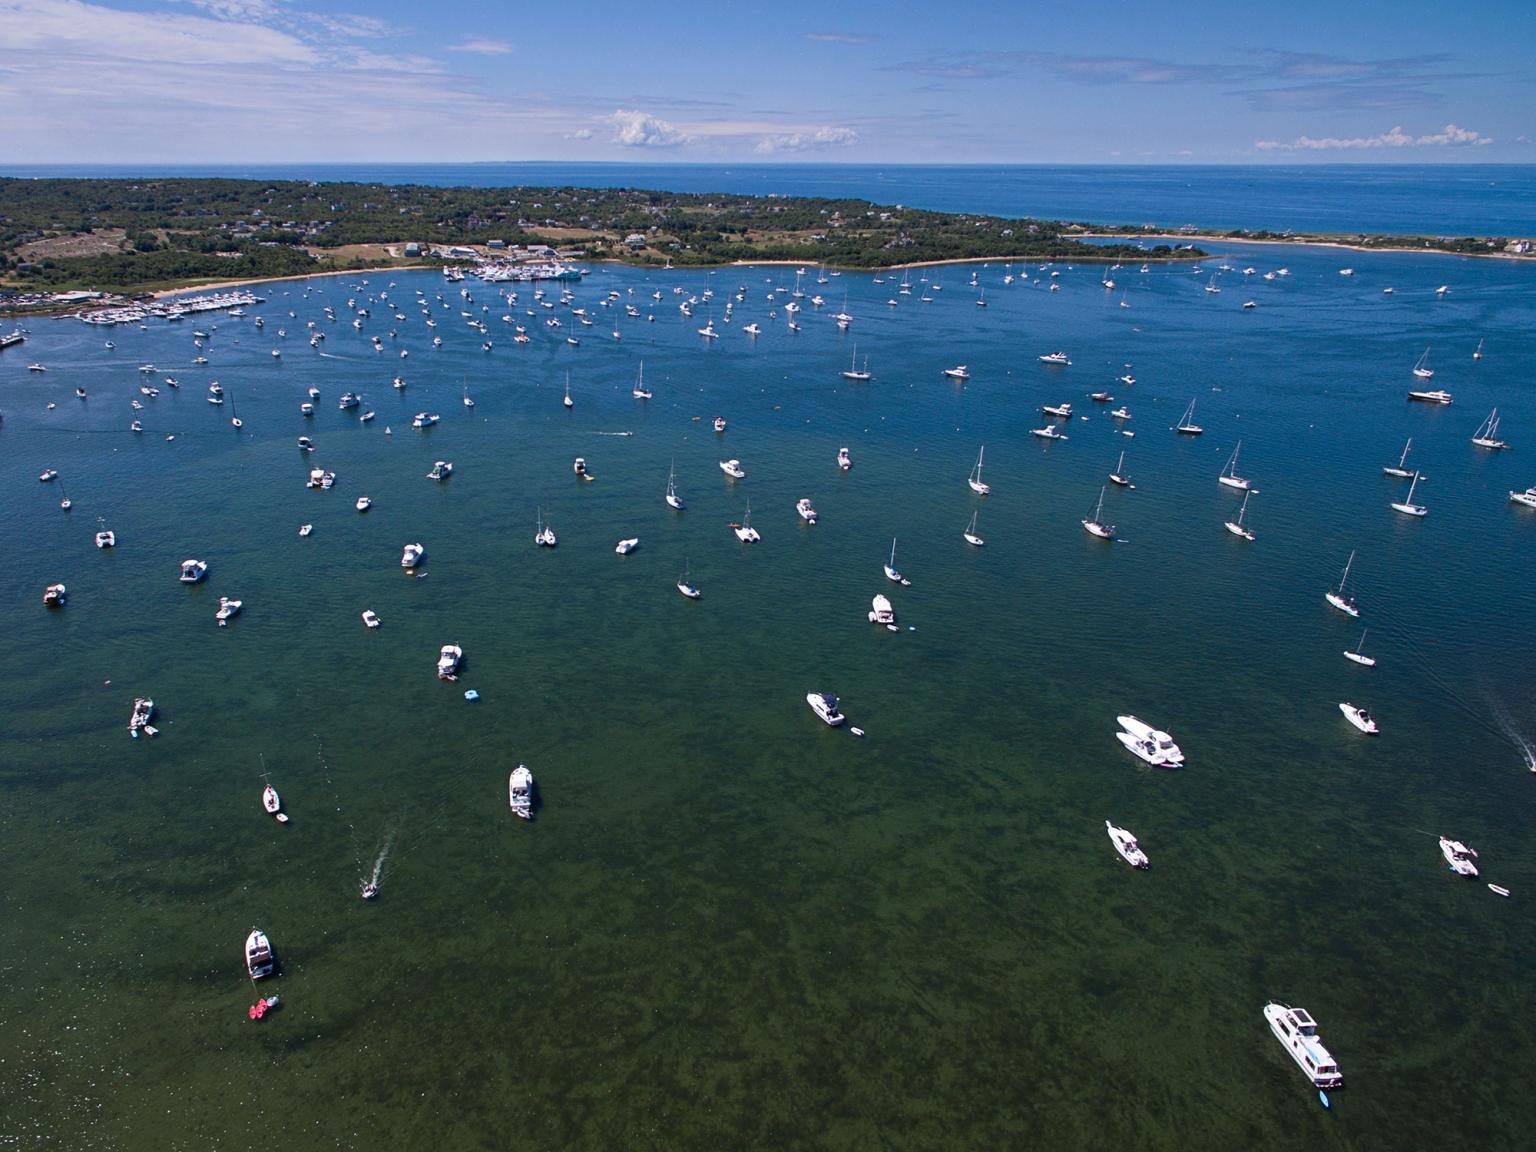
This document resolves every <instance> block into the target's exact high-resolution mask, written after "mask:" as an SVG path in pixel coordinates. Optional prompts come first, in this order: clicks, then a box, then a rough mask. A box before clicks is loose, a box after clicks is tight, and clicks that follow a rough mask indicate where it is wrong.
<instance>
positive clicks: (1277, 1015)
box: [1264, 1000, 1344, 1088]
mask: <svg viewBox="0 0 1536 1152" xmlns="http://www.w3.org/2000/svg"><path fill="white" fill-rule="evenodd" d="M1264 1019H1265V1020H1267V1021H1269V1030H1270V1031H1271V1032H1273V1033H1274V1034H1275V1039H1276V1040H1278V1041H1280V1046H1281V1047H1282V1048H1284V1049H1285V1050H1286V1052H1287V1053H1289V1054H1290V1057H1291V1059H1292V1060H1294V1061H1296V1066H1297V1067H1298V1068H1300V1069H1301V1070H1302V1072H1304V1073H1305V1074H1306V1076H1307V1079H1308V1080H1310V1081H1311V1082H1312V1086H1313V1087H1314V1088H1337V1087H1338V1086H1339V1085H1340V1084H1343V1083H1344V1077H1343V1076H1341V1075H1339V1066H1338V1064H1337V1063H1336V1062H1335V1061H1334V1059H1333V1056H1332V1055H1331V1054H1330V1053H1329V1051H1328V1049H1326V1048H1324V1047H1323V1042H1322V1041H1321V1040H1319V1039H1318V1036H1317V1021H1316V1020H1313V1019H1312V1017H1311V1015H1309V1014H1308V1012H1307V1010H1306V1009H1305V1008H1292V1007H1291V1006H1290V1005H1288V1004H1282V1003H1280V1002H1279V1001H1278V1000H1271V1001H1270V1002H1269V1003H1268V1004H1266V1005H1264Z"/></svg>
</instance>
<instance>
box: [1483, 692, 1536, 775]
mask: <svg viewBox="0 0 1536 1152" xmlns="http://www.w3.org/2000/svg"><path fill="white" fill-rule="evenodd" d="M1485 694H1486V695H1487V697H1488V710H1489V711H1490V712H1492V713H1493V718H1494V720H1495V721H1497V722H1498V725H1499V731H1500V732H1502V733H1503V734H1504V736H1505V738H1506V739H1507V740H1508V741H1509V742H1510V743H1511V744H1513V745H1514V746H1515V747H1516V748H1518V749H1520V759H1521V760H1523V761H1524V762H1525V767H1526V769H1527V770H1528V771H1531V772H1536V742H1533V741H1531V740H1527V739H1526V738H1525V737H1524V736H1523V735H1522V734H1521V732H1520V730H1519V729H1518V728H1516V727H1515V718H1514V717H1513V716H1512V715H1510V711H1509V709H1508V708H1506V707H1505V706H1504V703H1503V701H1501V700H1500V699H1499V698H1498V697H1496V696H1494V695H1493V693H1491V692H1486V693H1485Z"/></svg>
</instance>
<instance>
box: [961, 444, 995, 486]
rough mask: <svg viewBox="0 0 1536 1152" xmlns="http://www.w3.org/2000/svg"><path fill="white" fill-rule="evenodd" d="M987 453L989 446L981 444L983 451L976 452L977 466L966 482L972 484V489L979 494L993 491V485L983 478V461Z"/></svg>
mask: <svg viewBox="0 0 1536 1152" xmlns="http://www.w3.org/2000/svg"><path fill="white" fill-rule="evenodd" d="M986 454H987V446H986V445H985V444H983V445H982V446H981V451H979V452H977V453H976V467H974V468H972V469H971V478H970V479H969V480H967V481H966V483H967V484H969V485H970V486H971V491H972V492H974V493H976V494H977V495H978V496H985V495H987V494H988V493H989V492H991V491H992V485H990V484H988V483H986V482H985V481H983V480H982V478H981V462H982V459H983V458H984V457H985V456H986Z"/></svg>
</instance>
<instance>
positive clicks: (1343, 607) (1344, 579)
mask: <svg viewBox="0 0 1536 1152" xmlns="http://www.w3.org/2000/svg"><path fill="white" fill-rule="evenodd" d="M1354 563H1355V554H1354V553H1353V552H1351V553H1350V554H1349V559H1348V560H1346V561H1345V562H1344V575H1342V576H1340V577H1339V586H1338V587H1337V588H1330V589H1328V591H1327V592H1326V593H1324V595H1323V599H1325V600H1327V601H1328V603H1330V604H1332V605H1333V606H1334V607H1335V608H1337V609H1338V610H1339V611H1340V612H1343V613H1344V614H1345V615H1347V616H1359V615H1360V609H1359V608H1358V607H1357V606H1356V604H1355V599H1354V597H1353V596H1350V595H1347V594H1346V593H1345V591H1344V585H1345V584H1347V583H1349V570H1350V568H1351V567H1352V566H1353V565H1354Z"/></svg>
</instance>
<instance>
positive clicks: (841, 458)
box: [837, 448, 853, 472]
mask: <svg viewBox="0 0 1536 1152" xmlns="http://www.w3.org/2000/svg"><path fill="white" fill-rule="evenodd" d="M837 466H838V467H839V468H841V469H842V470H843V471H844V472H846V471H848V469H850V468H852V467H853V461H852V460H851V459H850V458H849V456H848V449H846V448H839V449H838V450H837Z"/></svg>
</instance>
